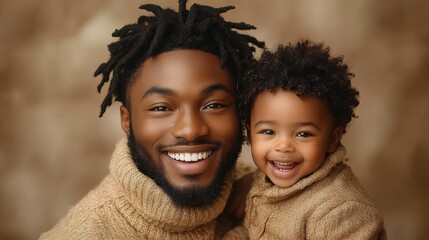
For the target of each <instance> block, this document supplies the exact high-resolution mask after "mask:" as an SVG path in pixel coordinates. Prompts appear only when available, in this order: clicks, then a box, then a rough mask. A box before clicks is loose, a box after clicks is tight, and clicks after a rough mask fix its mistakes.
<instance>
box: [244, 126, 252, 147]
mask: <svg viewBox="0 0 429 240" xmlns="http://www.w3.org/2000/svg"><path fill="white" fill-rule="evenodd" d="M245 131H246V142H247V144H250V143H251V139H250V126H249V124H246V125H245Z"/></svg>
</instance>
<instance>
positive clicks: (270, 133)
mask: <svg viewBox="0 0 429 240" xmlns="http://www.w3.org/2000/svg"><path fill="white" fill-rule="evenodd" d="M259 133H261V134H264V135H274V131H273V130H269V129H265V130H261V131H259Z"/></svg>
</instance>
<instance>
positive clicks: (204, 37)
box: [94, 0, 264, 117]
mask: <svg viewBox="0 0 429 240" xmlns="http://www.w3.org/2000/svg"><path fill="white" fill-rule="evenodd" d="M186 2H187V0H179V11H178V12H175V11H173V10H171V9H168V8H167V9H163V8H161V7H160V6H157V5H154V4H145V5H142V6H140V9H144V10H146V11H149V12H152V13H153V14H154V16H144V15H143V16H140V17H139V18H138V21H137V23H134V24H129V25H126V26H124V27H122V28H121V29H119V30H115V31H114V32H113V34H112V36H113V37H119V40H118V41H116V42H113V43H111V44H110V45H109V46H108V49H109V51H110V54H111V56H110V59H109V60H108V61H107V62H106V63H103V64H101V65H100V66H99V67H98V69H97V70H96V71H95V73H94V76H98V75H100V74H102V76H103V78H102V80H101V82H100V84H99V85H98V87H97V89H98V92H100V91H101V89H102V87H103V85H104V84H105V83H106V82H108V81H109V79H110V86H109V90H108V92H107V95H106V97H105V98H104V100H103V102H102V104H101V112H100V115H99V117H102V116H103V114H104V112H105V111H106V108H107V107H108V106H110V105H111V104H112V99H113V97H115V100H116V101H120V102H122V103H123V104H124V105H125V106H127V107H128V99H127V93H126V92H127V86H128V85H129V84H130V81H132V80H131V79H132V76H133V75H134V73H135V72H136V71H137V70H138V69H139V67H140V65H141V64H142V63H143V62H144V61H145V60H146V59H148V58H150V57H152V56H155V55H157V54H160V53H162V52H167V51H171V50H174V49H196V50H203V51H205V52H209V53H212V54H214V55H216V56H218V57H219V58H220V62H221V63H220V66H221V67H222V68H223V67H225V66H226V67H227V68H228V70H229V71H231V73H232V74H233V76H234V77H235V78H236V80H237V79H238V78H239V77H240V76H241V72H242V71H243V69H244V68H245V66H246V65H247V64H248V63H249V62H250V61H252V60H253V52H254V51H255V47H254V46H257V47H260V48H263V47H264V43H263V42H260V41H258V40H257V39H255V38H254V37H251V36H249V35H245V34H240V33H238V32H236V31H234V30H233V29H237V30H250V29H255V27H254V26H252V25H249V24H246V23H243V22H241V23H234V22H227V21H225V20H224V19H223V17H221V16H220V15H221V14H222V13H224V12H227V11H229V10H231V9H234V8H235V7H234V6H226V7H220V8H214V7H210V6H205V5H199V4H193V5H192V6H191V8H190V9H189V10H187V9H186Z"/></svg>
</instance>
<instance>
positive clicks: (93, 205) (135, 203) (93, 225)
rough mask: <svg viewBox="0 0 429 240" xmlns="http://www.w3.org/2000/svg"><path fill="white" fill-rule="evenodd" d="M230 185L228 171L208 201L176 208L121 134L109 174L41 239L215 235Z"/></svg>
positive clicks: (196, 236)
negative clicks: (143, 169) (141, 167)
mask: <svg viewBox="0 0 429 240" xmlns="http://www.w3.org/2000/svg"><path fill="white" fill-rule="evenodd" d="M231 188H232V176H231V174H230V175H229V176H228V177H227V180H226V181H225V183H224V186H223V188H222V190H221V193H220V196H219V198H218V199H217V200H216V201H215V202H214V203H213V204H211V205H210V206H207V207H194V208H181V207H177V206H175V205H174V204H173V202H172V201H171V200H170V198H169V197H167V195H166V194H165V193H164V192H163V190H161V189H160V188H159V187H158V185H156V184H155V182H154V181H152V179H150V178H148V177H146V176H145V175H143V174H142V173H141V172H139V170H138V169H137V168H136V167H135V165H134V162H133V161H132V159H131V157H130V154H129V150H128V147H127V142H126V140H125V139H122V140H121V141H119V142H118V144H117V145H116V149H115V151H114V153H113V156H112V159H111V162H110V174H109V175H108V176H107V177H106V178H105V179H104V180H103V181H102V182H101V183H100V185H99V186H98V187H97V188H96V189H94V190H93V191H91V192H89V193H88V195H87V196H86V197H85V198H84V199H82V200H81V201H80V202H79V203H78V204H77V205H76V206H75V207H73V208H72V209H71V210H70V211H69V213H68V214H67V216H66V217H65V218H64V219H62V220H61V221H60V222H59V223H58V224H57V225H56V226H55V227H54V228H53V229H51V230H50V231H48V232H46V233H44V234H42V236H41V237H40V239H55V240H58V239H80V240H82V239H91V240H93V239H103V240H106V239H151V240H152V239H162V240H165V239H215V238H216V236H217V235H218V234H219V233H218V232H217V231H216V225H217V223H216V218H217V217H218V216H219V214H220V213H221V212H222V210H223V209H224V207H225V204H226V201H227V198H228V197H229V195H230V192H231ZM220 228H222V226H221V227H220Z"/></svg>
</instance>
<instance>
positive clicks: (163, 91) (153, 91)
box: [141, 87, 177, 99]
mask: <svg viewBox="0 0 429 240" xmlns="http://www.w3.org/2000/svg"><path fill="white" fill-rule="evenodd" d="M154 94H161V95H167V96H173V97H174V96H177V93H176V92H174V91H173V90H171V89H169V88H163V87H151V88H149V89H148V90H147V91H146V92H145V93H144V95H143V96H142V97H141V99H143V98H145V97H147V96H150V95H154Z"/></svg>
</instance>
